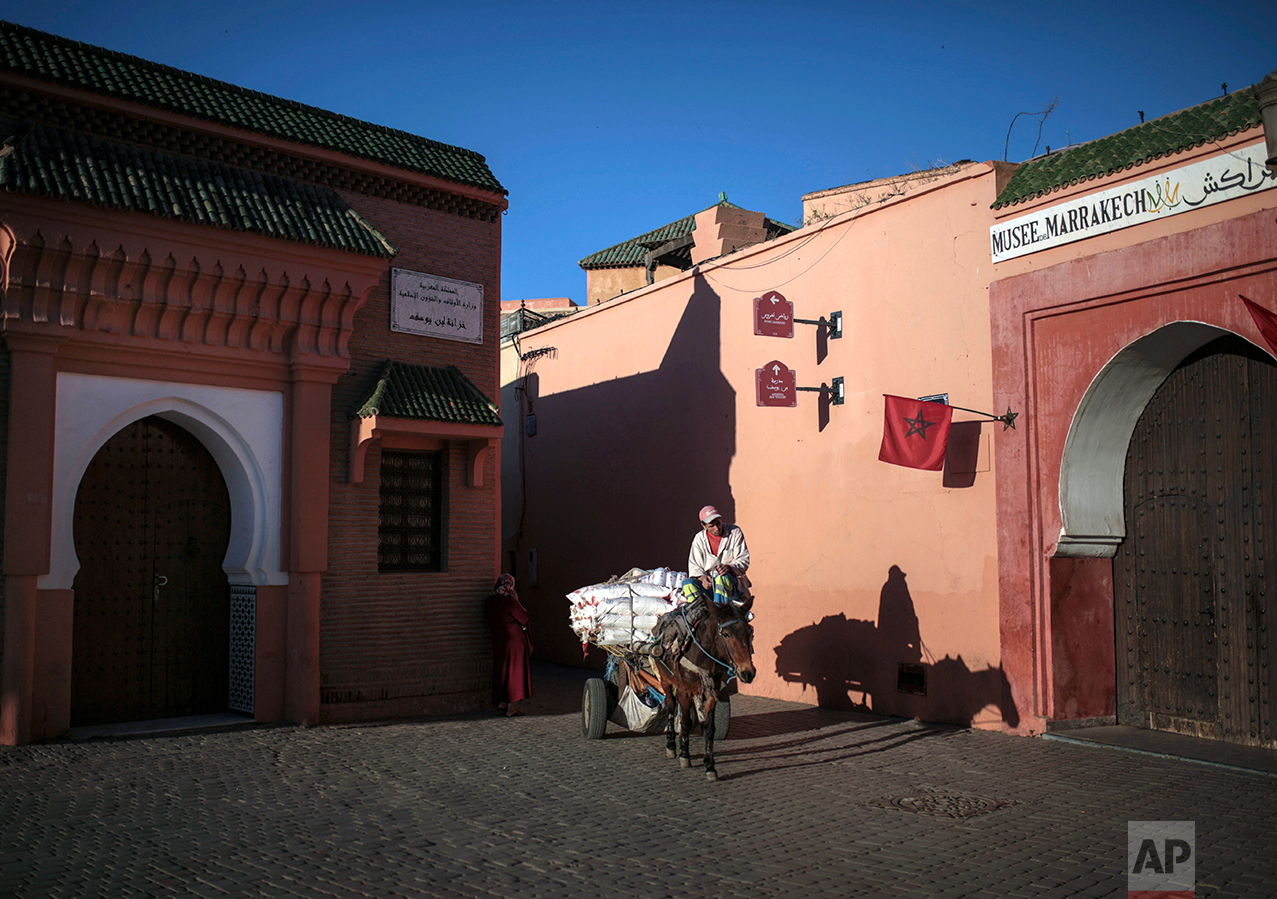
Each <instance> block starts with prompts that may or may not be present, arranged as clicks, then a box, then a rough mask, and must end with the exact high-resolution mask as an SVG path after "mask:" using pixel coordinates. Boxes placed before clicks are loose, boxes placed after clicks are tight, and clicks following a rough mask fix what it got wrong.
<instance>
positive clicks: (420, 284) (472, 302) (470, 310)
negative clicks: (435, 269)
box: [390, 268, 483, 343]
mask: <svg viewBox="0 0 1277 899" xmlns="http://www.w3.org/2000/svg"><path fill="white" fill-rule="evenodd" d="M390 330H392V331H404V332H407V333H409V334H424V335H426V336H428V337H442V338H444V339H445V340H463V341H465V342H466V343H483V285H482V284H472V283H470V282H469V281H454V280H453V279H451V278H440V277H438V276H436V275H426V274H422V273H421V272H410V271H408V270H406V269H402V268H393V269H391V270H390Z"/></svg>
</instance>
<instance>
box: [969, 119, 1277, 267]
mask: <svg viewBox="0 0 1277 899" xmlns="http://www.w3.org/2000/svg"><path fill="white" fill-rule="evenodd" d="M1266 158H1267V153H1266V152H1265V149H1264V144H1263V143H1262V142H1260V143H1258V144H1254V145H1252V146H1249V147H1243V148H1242V149H1240V150H1233V151H1231V152H1228V153H1225V154H1223V155H1221V156H1214V157H1212V158H1210V159H1203V160H1200V161H1198V162H1194V163H1190V164H1189V165H1186V166H1181V167H1180V168H1177V169H1174V170H1172V171H1170V172H1166V173H1164V174H1161V175H1156V176H1154V177H1151V178H1145V179H1143V180H1142V181H1136V182H1134V183H1131V184H1123V185H1122V186H1121V187H1114V188H1110V189H1109V190H1104V191H1100V192H1099V193H1094V194H1088V195H1087V196H1085V197H1080V198H1078V199H1077V200H1072V201H1070V202H1068V203H1061V204H1059V205H1057V206H1051V207H1048V208H1046V209H1042V210H1039V211H1037V212H1032V213H1029V214H1028V215H1022V216H1020V217H1019V218H1014V219H1010V220H1008V221H1005V222H1000V223H999V224H996V225H994V226H993V227H991V228H990V229H989V243H990V249H991V252H992V255H993V261H994V262H1005V261H1006V260H1008V259H1015V258H1016V257H1017V256H1027V255H1028V254H1030V253H1036V252H1038V251H1039V250H1047V249H1050V248H1051V247H1058V246H1062V245H1064V244H1067V243H1072V242H1073V241H1075V240H1083V239H1085V238H1087V237H1095V236H1096V235H1099V234H1108V233H1109V232H1111V231H1120V230H1122V229H1123V228H1130V227H1131V226H1133V225H1140V224H1143V223H1144V222H1151V221H1154V220H1155V219H1158V218H1165V217H1166V216H1169V215H1178V214H1179V213H1181V212H1188V211H1189V210H1190V209H1199V208H1201V207H1202V206H1211V205H1213V204H1215V203H1222V202H1224V201H1225V200H1232V199H1234V198H1236V197H1242V196H1245V195H1246V194H1250V193H1254V192H1255V191H1259V190H1268V189H1269V188H1272V187H1277V175H1274V174H1273V173H1272V172H1270V171H1269V170H1268V168H1267V167H1266V166H1265V165H1264V160H1265V159H1266Z"/></svg>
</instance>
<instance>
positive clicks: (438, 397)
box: [354, 361, 501, 425]
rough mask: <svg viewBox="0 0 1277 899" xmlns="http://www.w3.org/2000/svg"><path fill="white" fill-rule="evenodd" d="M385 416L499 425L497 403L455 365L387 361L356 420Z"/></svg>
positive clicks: (357, 411)
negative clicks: (435, 365) (434, 365)
mask: <svg viewBox="0 0 1277 899" xmlns="http://www.w3.org/2000/svg"><path fill="white" fill-rule="evenodd" d="M374 415H384V416H387V417H388V418H410V419H416V420H419V421H447V422H453V423H455V424H470V425H500V424H501V413H499V412H498V411H497V407H496V404H494V403H493V402H492V400H490V399H488V398H487V397H486V396H484V395H483V391H481V390H480V389H479V388H478V387H475V386H474V384H472V383H471V382H470V379H469V378H467V377H466V376H465V375H464V374H462V373H461V369H459V368H457V367H456V366H455V365H444V366H439V367H432V366H429V365H411V364H409V363H407V362H394V361H388V362H386V364H385V366H384V367H383V368H382V370H381V377H380V378H378V379H377V383H376V385H375V386H374V387H373V389H372V392H371V393H369V394H368V396H367V397H366V398H365V399H364V401H363V402H362V403H360V404H359V408H358V409H357V410H356V411H355V414H354V417H355V418H371V417H372V416H374Z"/></svg>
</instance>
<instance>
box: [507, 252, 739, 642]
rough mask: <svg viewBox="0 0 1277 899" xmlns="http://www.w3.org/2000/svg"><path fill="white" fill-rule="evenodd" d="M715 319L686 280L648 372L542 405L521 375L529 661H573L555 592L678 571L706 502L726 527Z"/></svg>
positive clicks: (523, 575) (729, 399) (701, 286)
mask: <svg viewBox="0 0 1277 899" xmlns="http://www.w3.org/2000/svg"><path fill="white" fill-rule="evenodd" d="M605 314H606V313H605ZM719 322H720V299H719V296H718V294H717V293H715V292H714V291H713V290H712V289H711V288H710V287H709V285H708V283H707V282H706V281H705V280H704V279H703V278H699V277H698V278H696V279H695V282H694V287H693V292H692V295H691V297H690V298H689V300H688V302H687V305H686V307H685V309H684V310H683V313H682V316H681V318H680V319H679V323H678V326H677V327H676V329H675V331H674V334H673V336H672V337H671V339H670V343H669V346H668V348H667V349H666V352H665V355H664V357H663V358H662V360H661V364H660V366H659V367H658V368H657V369H655V370H654V371H650V372H643V373H641V374H637V375H633V376H631V377H624V378H615V379H612V380H607V381H601V382H599V383H597V384H592V385H589V386H587V387H581V388H578V389H575V390H570V391H564V392H561V393H556V394H553V395H551V396H546V397H540V396H538V395H537V392H536V391H537V387H538V384H537V380H536V376H535V375H533V376H531V377H530V378H529V379H528V383H527V384H526V385H525V387H526V389H527V396H528V399H529V401H530V402H531V404H532V411H534V412H535V414H536V422H537V434H536V436H533V437H526V438H525V443H524V451H523V459H524V468H525V470H524V477H525V482H526V488H525V489H526V514H525V524H524V528H523V531H522V534H521V537H520V539H519V545H518V546H517V547H516V552H515V555H516V559H517V561H518V564H519V566H520V568H521V569H523V570H521V571H520V572H518V577H519V582H520V584H527V583H528V578H527V573H528V572H527V570H526V567H525V566H527V564H528V552H529V550H531V549H536V550H537V559H538V563H537V564H538V572H537V579H536V587H535V588H532V589H526V590H524V591H521V593H520V596H521V598H522V599H523V600H524V604H525V605H527V606H528V609H529V611H530V613H531V615H532V636H533V642H534V643H535V645H536V647H537V658H539V659H544V660H546V661H552V662H557V663H560V664H568V665H580V664H581V662H582V652H581V645H580V643H579V642H578V640H577V638H576V635H575V634H573V633H572V631H571V630H570V629H569V628H568V624H567V609H568V605H567V600H566V599H565V598H564V595H565V594H566V593H569V592H571V591H572V590H575V589H576V588H578V587H582V586H585V585H587V584H595V583H600V582H602V581H606V580H607V579H608V578H610V577H612V576H614V575H618V574H623V573H624V572H626V571H628V570H629V569H631V568H635V567H638V568H658V567H667V568H672V569H675V570H681V569H684V568H686V567H687V552H688V547H689V546H690V545H691V540H692V536H693V535H694V534H695V533H696V530H697V519H696V513H697V510H698V509H699V508H700V507H701V506H703V505H705V504H706V503H712V504H713V505H715V506H717V507H718V509H719V510H720V511H721V512H722V513H723V515H724V516H725V517H726V518H727V519H728V520H729V521H734V520H735V501H734V499H733V498H732V495H731V484H730V481H729V477H728V475H729V468H730V465H731V460H732V457H733V456H734V455H735V453H736V393H735V391H734V390H733V389H732V387H731V385H730V384H729V383H728V381H727V379H726V378H725V377H723V373H722V371H721V368H720V355H721V350H720V341H719ZM575 326H578V327H579V326H586V327H588V326H589V322H581V323H580V324H579V325H575ZM607 333H608V335H609V337H610V338H611V339H616V337H615V333H616V332H615V331H608V332H607ZM622 339H623V338H622ZM632 339H634V340H645V339H648V338H647V337H646V336H645V335H643V334H641V333H637V332H636V333H634V334H633V336H632ZM608 349H609V348H608V347H607V346H600V347H599V348H598V352H599V353H600V354H606V353H607V352H608ZM541 364H542V365H547V366H549V365H554V364H556V361H555V360H553V359H550V360H546V361H545V362H543V363H541ZM592 654H593V655H595V656H598V657H600V658H602V652H601V651H600V650H594V651H593V653H592Z"/></svg>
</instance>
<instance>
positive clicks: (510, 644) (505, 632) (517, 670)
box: [487, 574, 532, 717]
mask: <svg viewBox="0 0 1277 899" xmlns="http://www.w3.org/2000/svg"><path fill="white" fill-rule="evenodd" d="M492 591H493V592H492V595H491V596H489V597H488V602H487V610H488V627H489V629H490V630H491V631H492V704H493V705H495V706H496V707H497V709H498V710H499V711H503V712H505V713H506V716H507V717H510V716H513V715H520V714H522V712H520V711H519V710H518V709H517V708H516V707H515V703H516V702H522V701H523V700H525V699H531V698H532V640H531V639H529V638H528V610H527V609H525V608H524V607H523V604H522V603H520V602H519V594H518V593H516V592H515V590H514V576H513V575H510V574H503V575H501V577H499V578H497V583H496V585H495V586H494V587H493V588H492Z"/></svg>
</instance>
